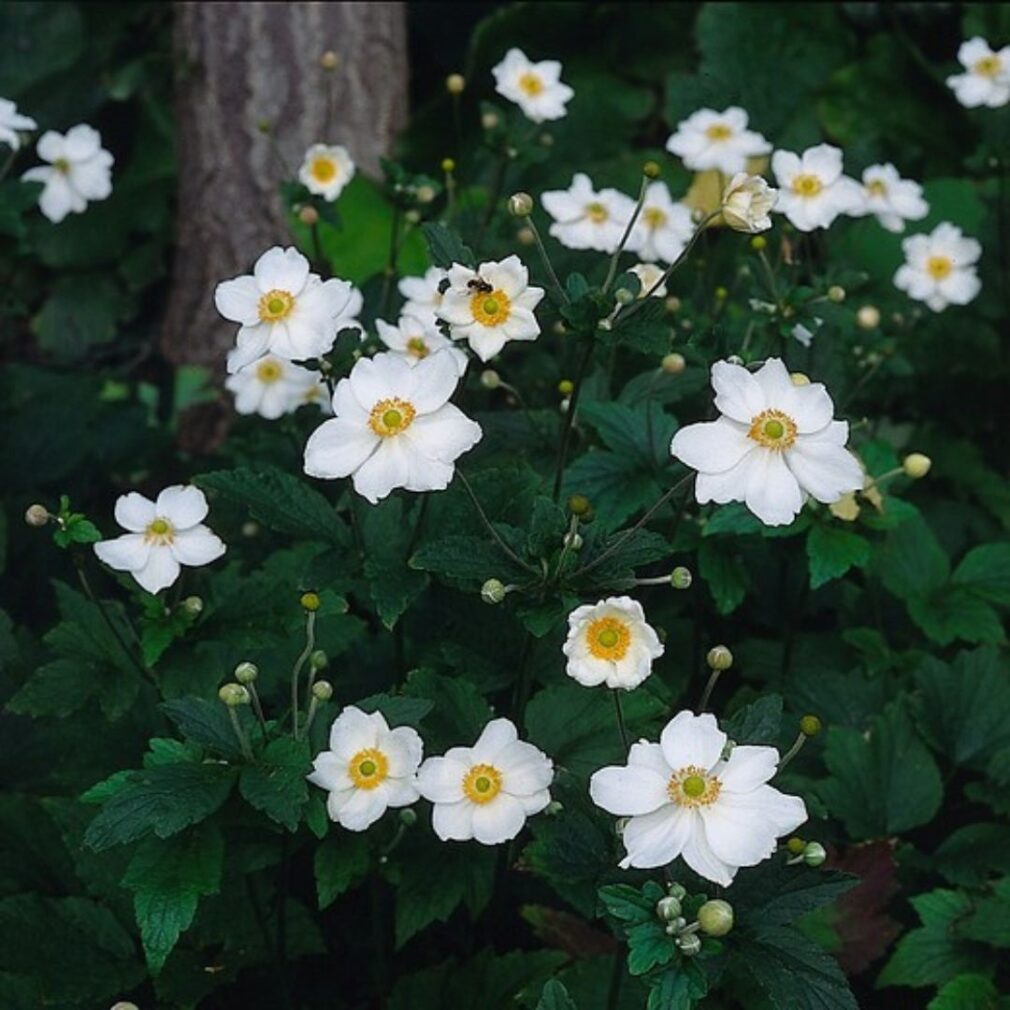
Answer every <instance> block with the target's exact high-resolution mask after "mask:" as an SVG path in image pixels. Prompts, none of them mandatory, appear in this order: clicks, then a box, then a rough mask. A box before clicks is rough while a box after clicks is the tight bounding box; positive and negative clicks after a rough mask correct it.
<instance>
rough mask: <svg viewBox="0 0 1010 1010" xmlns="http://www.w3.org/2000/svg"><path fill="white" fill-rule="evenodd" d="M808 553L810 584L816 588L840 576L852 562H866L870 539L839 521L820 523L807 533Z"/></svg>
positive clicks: (856, 563) (860, 565) (861, 564)
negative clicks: (839, 523)
mask: <svg viewBox="0 0 1010 1010" xmlns="http://www.w3.org/2000/svg"><path fill="white" fill-rule="evenodd" d="M807 557H808V558H809V559H810V588H811V589H819V588H820V587H821V586H823V585H824V584H825V583H827V582H830V581H831V580H832V579H838V578H841V577H842V576H843V575H844V574H845V573H846V572H847V571H848V570H849V569H850V568H852V567H853V566H855V567H862V566H863V565H865V564H866V563H867V562H868V561H869V560H870V543H869V541H868V540H867V539H866V538H865V537H861V536H859V534H858V533H850V532H849V531H848V530H845V529H842V527H841V526H839V525H835V524H832V525H828V524H827V523H820V524H818V525H816V526H812V527H811V528H810V532H809V533H808V534H807Z"/></svg>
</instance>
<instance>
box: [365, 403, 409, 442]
mask: <svg viewBox="0 0 1010 1010" xmlns="http://www.w3.org/2000/svg"><path fill="white" fill-rule="evenodd" d="M416 416H417V411H416V410H415V409H414V405H413V404H412V403H408V402H407V401H406V400H401V399H400V398H399V397H397V396H394V397H391V398H390V399H388V400H380V401H379V402H378V403H377V404H376V405H375V406H374V407H372V412H371V414H369V415H368V423H369V425H370V426H371V428H372V431H374V432H375V434H376V435H381V436H382V437H383V438H391V437H392V436H393V435H399V434H400V433H401V432H404V431H406V430H407V429H408V428H409V427H410V425H411V423H412V422H413V420H414V418H415V417H416Z"/></svg>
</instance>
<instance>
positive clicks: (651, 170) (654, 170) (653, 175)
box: [642, 161, 663, 179]
mask: <svg viewBox="0 0 1010 1010" xmlns="http://www.w3.org/2000/svg"><path fill="white" fill-rule="evenodd" d="M662 174H663V170H662V169H661V168H660V167H659V162H658V161H647V162H646V163H645V164H644V165H643V166H642V175H644V176H645V177H646V179H658V178H659V177H660V176H661V175H662Z"/></svg>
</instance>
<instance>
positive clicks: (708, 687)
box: [698, 670, 722, 712]
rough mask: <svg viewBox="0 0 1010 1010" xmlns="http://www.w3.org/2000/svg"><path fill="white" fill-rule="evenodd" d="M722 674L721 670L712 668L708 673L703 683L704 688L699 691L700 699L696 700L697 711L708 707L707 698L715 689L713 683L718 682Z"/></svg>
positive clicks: (702, 710)
mask: <svg viewBox="0 0 1010 1010" xmlns="http://www.w3.org/2000/svg"><path fill="white" fill-rule="evenodd" d="M721 675H722V670H713V671H712V672H711V674H709V678H708V682H707V683H706V684H705V690H704V691H702V692H701V701H699V702H698V711H699V712H704V711H705V709H707V708H708V702H709V699H710V698H711V697H712V692H713V691H714V690H715V685H716V684H717V683H718V682H719V677H720V676H721Z"/></svg>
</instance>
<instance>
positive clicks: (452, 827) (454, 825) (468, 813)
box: [422, 790, 476, 842]
mask: <svg viewBox="0 0 1010 1010" xmlns="http://www.w3.org/2000/svg"><path fill="white" fill-rule="evenodd" d="M422 793H423V790H422ZM475 808H476V804H474V803H471V802H470V801H469V800H460V801H459V802H458V803H437V804H436V805H435V808H434V809H433V810H432V812H431V826H432V828H434V829H435V834H436V835H438V837H439V838H441V839H442V841H443V842H449V841H459V842H465V841H468V840H469V839H471V838H473V814H474V810H475Z"/></svg>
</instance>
